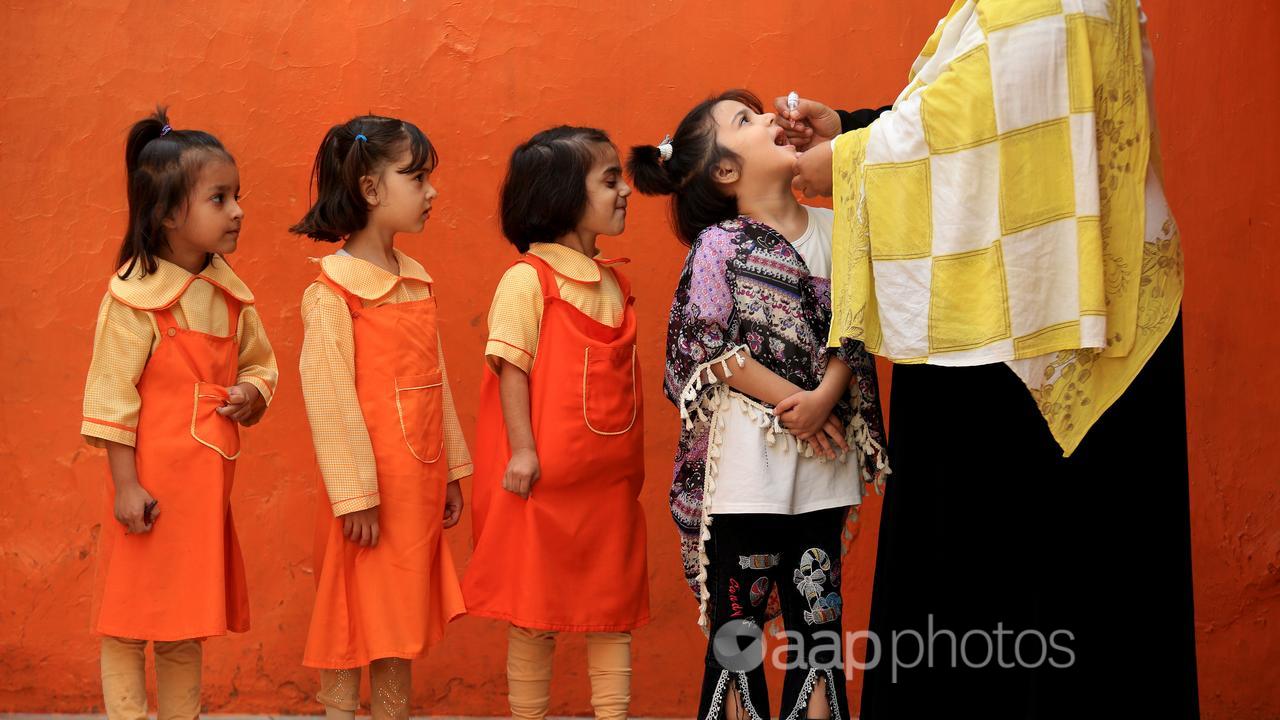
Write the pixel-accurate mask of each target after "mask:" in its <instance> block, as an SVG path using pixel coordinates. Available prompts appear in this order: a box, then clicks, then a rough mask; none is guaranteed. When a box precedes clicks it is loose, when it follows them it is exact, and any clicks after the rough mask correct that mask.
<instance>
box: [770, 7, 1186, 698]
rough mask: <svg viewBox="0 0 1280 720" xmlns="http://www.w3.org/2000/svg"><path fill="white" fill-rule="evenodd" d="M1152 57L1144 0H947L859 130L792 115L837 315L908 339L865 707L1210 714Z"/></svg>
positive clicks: (843, 324)
mask: <svg viewBox="0 0 1280 720" xmlns="http://www.w3.org/2000/svg"><path fill="white" fill-rule="evenodd" d="M1152 69H1153V59H1152V57H1151V53H1150V48H1149V46H1148V45H1147V43H1146V34H1145V17H1144V16H1143V14H1142V10H1141V7H1140V6H1139V5H1138V3H1137V2H1136V1H1133V0H1118V1H1116V2H1110V3H1104V2H1097V1H1094V0H1063V1H1062V2H1038V1H1037V2H1018V3H1010V2H996V1H993V0H976V2H975V1H974V0H958V1H957V2H955V4H954V5H953V7H952V8H951V11H950V12H949V13H948V15H947V17H946V18H944V19H943V20H942V21H941V22H940V23H939V25H938V28H937V31H936V32H935V33H934V34H933V36H932V37H931V38H930V39H929V41H928V43H927V44H926V46H925V49H924V51H923V52H922V53H921V55H920V58H919V59H918V60H917V61H916V63H915V65H914V67H913V69H912V73H911V79H910V84H909V85H908V87H907V88H906V89H905V90H904V91H903V92H902V94H901V95H900V96H899V97H898V99H897V101H896V102H895V104H894V106H893V109H892V110H891V111H890V112H887V113H885V114H884V115H882V116H880V117H879V119H878V120H876V121H875V122H873V123H871V125H870V126H869V127H867V128H865V129H862V130H856V131H852V132H847V133H846V134H844V135H841V136H839V137H838V138H834V142H827V140H828V139H833V138H832V136H834V135H836V134H837V133H838V132H840V130H841V129H842V128H840V127H839V117H838V116H837V115H836V114H835V113H834V112H833V111H831V110H829V109H828V108H827V107H826V106H824V105H821V104H819V103H814V102H811V101H802V102H801V103H800V105H799V107H798V108H797V109H796V111H795V112H793V113H789V118H790V119H791V120H792V122H793V123H794V125H793V128H792V134H793V136H794V137H795V139H796V140H797V142H799V143H802V144H803V146H804V147H806V148H807V151H806V152H805V153H804V155H803V156H802V158H801V159H800V161H799V163H798V166H797V181H796V185H797V187H799V188H801V189H803V190H805V191H806V192H807V193H809V194H832V195H833V197H834V204H835V209H836V226H835V233H836V234H835V239H834V244H835V249H834V270H833V283H834V287H833V295H834V308H833V315H834V318H833V329H832V338H831V339H832V341H838V340H840V339H841V338H854V339H858V340H863V341H864V342H865V343H866V345H867V347H868V349H870V350H871V351H872V352H875V353H877V354H880V355H883V356H886V357H888V358H890V359H891V360H893V361H894V362H895V363H898V364H897V365H896V366H895V372H894V375H893V392H892V398H891V412H890V416H891V418H892V423H893V427H892V430H891V434H890V448H889V452H890V456H891V457H893V458H894V470H895V474H894V477H893V478H892V480H891V481H890V483H889V489H888V491H887V494H886V497H885V505H884V515H883V519H882V525H881V535H880V546H879V550H878V559H877V568H876V579H875V588H874V590H873V598H872V617H871V629H872V631H873V632H875V633H876V635H877V638H878V640H879V643H880V650H881V652H880V653H879V654H876V653H873V657H872V658H871V660H872V661H873V662H874V663H875V664H874V666H873V667H872V668H870V669H868V672H867V676H866V683H865V687H864V692H863V704H862V717H863V718H864V720H876V719H877V718H916V717H933V716H941V715H942V714H944V713H945V714H946V715H947V716H948V717H964V716H967V715H969V714H970V713H972V714H981V715H982V716H983V717H987V718H993V717H994V718H1001V717H1019V718H1022V717H1034V718H1048V717H1085V716H1088V715H1095V714H1097V709H1098V707H1099V706H1100V705H1101V699H1103V698H1105V699H1106V701H1107V706H1108V707H1109V708H1115V709H1114V711H1113V712H1109V713H1108V714H1109V715H1110V714H1114V715H1116V716H1120V715H1121V714H1122V713H1125V712H1127V713H1130V714H1138V715H1140V716H1144V717H1198V713H1199V710H1198V698H1197V690H1196V674H1195V672H1196V670H1195V645H1194V636H1193V628H1192V595H1191V568H1190V532H1189V518H1188V493H1187V455H1186V427H1185V409H1184V404H1183V399H1184V390H1183V369H1182V336H1181V324H1180V320H1179V318H1180V304H1181V297H1182V255H1181V250H1180V243H1179V236H1178V231H1177V226H1176V224H1175V223H1174V221H1173V219H1172V216H1171V215H1170V213H1169V210H1168V207H1167V205H1166V204H1165V202H1164V194H1163V187H1162V182H1161V171H1160V160H1159V153H1158V143H1157V137H1156V132H1155V122H1154V113H1153V112H1152V108H1151V105H1150V100H1151V78H1152ZM833 146H834V147H833ZM1010 369H1012V370H1013V372H1012V373H1011V372H1009V370H1010ZM1104 413H1105V414H1104Z"/></svg>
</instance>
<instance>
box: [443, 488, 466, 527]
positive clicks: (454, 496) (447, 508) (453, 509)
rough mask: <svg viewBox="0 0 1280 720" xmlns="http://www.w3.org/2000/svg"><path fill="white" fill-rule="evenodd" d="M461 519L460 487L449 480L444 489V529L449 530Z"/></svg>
mask: <svg viewBox="0 0 1280 720" xmlns="http://www.w3.org/2000/svg"><path fill="white" fill-rule="evenodd" d="M461 519H462V487H461V486H460V485H459V484H458V481H457V480H450V481H449V484H448V485H445V487H444V527H445V529H446V530H447V529H449V528H451V527H453V526H454V525H457V524H458V521H459V520H461Z"/></svg>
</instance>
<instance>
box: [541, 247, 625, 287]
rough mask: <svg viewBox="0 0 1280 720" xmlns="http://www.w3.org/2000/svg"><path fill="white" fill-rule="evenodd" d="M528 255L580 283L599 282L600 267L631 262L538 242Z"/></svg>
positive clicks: (557, 272) (597, 253)
mask: <svg viewBox="0 0 1280 720" xmlns="http://www.w3.org/2000/svg"><path fill="white" fill-rule="evenodd" d="M529 254H530V255H533V256H534V257H536V258H538V259H540V260H543V261H545V262H546V263H547V264H548V265H550V266H551V269H552V270H555V271H556V274H558V275H563V276H564V277H566V278H568V279H570V280H572V281H574V282H580V283H598V282H600V267H601V266H602V265H604V266H608V265H622V264H624V263H629V262H631V261H630V260H628V259H627V258H603V257H600V253H599V251H597V252H596V256H595V257H594V258H589V257H587V256H586V255H583V254H582V253H580V252H578V251H577V250H574V249H573V248H571V247H567V246H564V245H561V244H560V243H549V242H540V243H533V244H532V245H530V246H529Z"/></svg>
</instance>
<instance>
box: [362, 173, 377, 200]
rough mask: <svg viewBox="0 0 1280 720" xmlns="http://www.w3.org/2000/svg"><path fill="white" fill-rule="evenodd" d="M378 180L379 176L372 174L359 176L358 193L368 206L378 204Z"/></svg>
mask: <svg viewBox="0 0 1280 720" xmlns="http://www.w3.org/2000/svg"><path fill="white" fill-rule="evenodd" d="M378 181H379V178H377V177H374V176H373V175H365V176H363V177H361V178H360V195H361V196H363V197H364V201H365V202H366V203H368V205H369V207H376V206H377V205H378V202H379V201H378Z"/></svg>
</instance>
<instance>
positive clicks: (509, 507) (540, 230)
mask: <svg viewBox="0 0 1280 720" xmlns="http://www.w3.org/2000/svg"><path fill="white" fill-rule="evenodd" d="M630 194H631V188H630V187H628V186H627V183H626V181H625V180H624V179H623V177H622V169H621V167H620V164H619V162H618V152H617V150H616V149H615V148H614V146H613V143H611V142H610V141H609V137H608V136H607V135H605V134H604V133H603V132H601V131H599V130H594V129H591V128H574V127H558V128H553V129H551V130H547V131H545V132H541V133H538V134H537V135H535V136H533V138H532V139H530V140H529V141H528V142H526V143H524V144H523V145H521V146H520V147H518V148H516V150H515V152H514V153H513V155H512V157H511V164H510V169H509V171H508V174H507V179H506V182H505V183H504V185H503V188H502V229H503V233H504V234H505V235H506V236H507V239H509V240H510V241H511V242H512V244H514V245H515V246H516V247H517V248H518V249H519V250H520V251H521V252H522V253H523V255H521V257H520V259H519V260H517V261H516V263H515V264H514V265H513V266H512V267H511V268H510V269H509V270H508V271H507V272H506V274H505V275H504V276H503V278H502V281H501V282H500V283H499V285H498V289H497V292H496V293H495V294H494V298H493V304H492V306H491V309H490V311H489V342H488V345H487V347H486V350H485V354H486V356H487V361H488V370H489V371H488V372H486V373H485V376H484V380H483V383H482V385H481V391H480V392H481V399H480V410H479V429H478V430H477V432H476V444H477V446H478V447H479V448H481V450H480V454H479V456H478V458H477V462H476V481H475V495H474V518H475V525H474V528H475V538H476V548H475V554H474V555H473V556H472V558H471V563H470V565H469V566H468V568H467V574H466V577H465V578H464V580H463V592H464V594H465V596H466V599H467V607H468V611H469V612H471V613H472V614H475V615H483V616H486V617H493V618H499V619H502V620H506V621H508V622H510V623H511V628H510V632H509V636H508V645H507V683H508V686H509V687H508V692H509V701H510V705H511V714H512V716H513V717H515V718H542V717H544V716H545V715H546V712H547V705H548V703H549V700H550V690H549V687H550V682H551V657H552V654H553V653H554V651H555V635H556V632H557V631H562V630H563V631H576V632H586V633H587V662H588V670H589V673H590V676H591V691H592V692H591V694H592V697H591V702H592V705H593V706H594V708H595V716H596V717H597V718H625V717H627V709H628V706H629V703H630V697H631V690H630V688H631V634H630V631H631V630H632V629H634V628H636V627H638V626H640V625H643V624H644V623H646V622H647V621H648V620H649V584H648V575H647V565H646V559H645V558H646V555H645V522H644V512H643V510H642V509H641V507H640V503H639V500H638V497H639V493H640V486H641V484H642V483H643V482H644V413H643V406H642V402H641V398H642V394H641V391H640V369H639V367H638V364H637V361H636V317H635V308H634V302H633V298H632V297H631V290H630V283H628V282H627V279H626V278H625V277H624V276H623V275H622V274H621V273H619V272H618V271H617V270H616V269H615V266H616V265H617V264H619V263H622V262H626V261H625V260H605V259H602V258H599V257H597V249H596V238H597V237H599V236H600V235H617V234H619V233H621V232H622V229H623V226H624V225H625V222H626V207H627V196H628V195H630Z"/></svg>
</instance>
